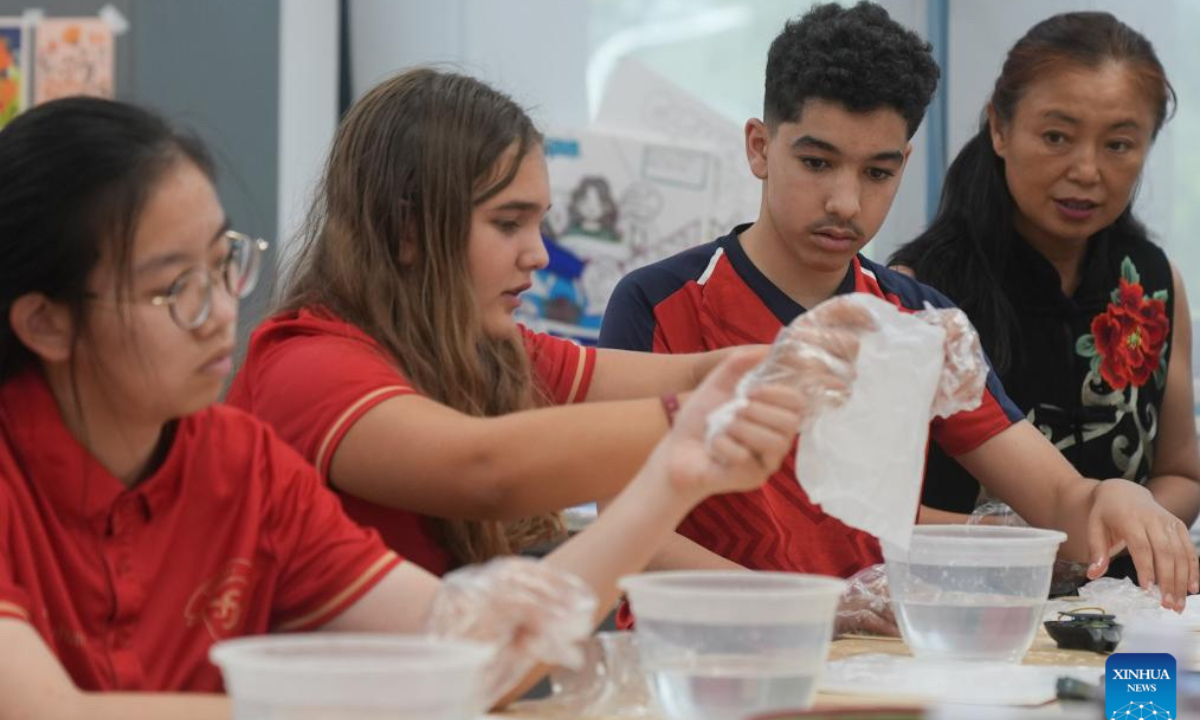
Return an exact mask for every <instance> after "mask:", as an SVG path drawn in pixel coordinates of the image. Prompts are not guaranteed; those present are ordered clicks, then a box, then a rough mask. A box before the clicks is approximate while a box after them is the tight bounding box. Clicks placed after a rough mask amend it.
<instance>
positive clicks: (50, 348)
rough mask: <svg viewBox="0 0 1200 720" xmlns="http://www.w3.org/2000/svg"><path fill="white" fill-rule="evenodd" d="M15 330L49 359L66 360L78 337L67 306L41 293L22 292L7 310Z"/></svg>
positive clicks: (31, 348) (35, 352)
mask: <svg viewBox="0 0 1200 720" xmlns="http://www.w3.org/2000/svg"><path fill="white" fill-rule="evenodd" d="M8 322H9V324H10V325H11V326H12V329H13V333H14V334H15V335H16V336H17V339H19V340H20V341H21V343H22V344H23V345H25V347H27V348H29V349H30V350H31V351H32V352H33V353H34V354H35V355H37V356H38V357H40V358H41V359H42V360H44V361H46V362H66V361H67V360H68V359H70V357H71V345H72V340H73V339H74V337H75V329H74V325H75V324H74V322H73V321H72V320H71V313H70V311H69V310H68V309H67V307H66V306H65V305H63V304H62V303H57V302H54V301H53V300H51V299H50V298H48V297H46V296H45V295H43V294H42V293H39V292H31V293H26V294H24V295H22V296H21V297H19V298H17V299H16V300H14V301H13V304H12V307H10V308H9V310H8Z"/></svg>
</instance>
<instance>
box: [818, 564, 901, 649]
mask: <svg viewBox="0 0 1200 720" xmlns="http://www.w3.org/2000/svg"><path fill="white" fill-rule="evenodd" d="M848 582H849V586H848V587H847V588H846V592H844V593H842V599H841V602H840V603H838V609H837V618H836V620H835V622H834V628H835V632H836V634H838V635H884V636H887V637H898V636H899V635H900V628H899V627H897V626H896V616H895V615H894V614H893V613H892V594H891V592H890V591H889V590H888V579H887V573H886V572H885V570H884V565H883V564H882V563H881V564H879V565H872V566H870V567H867V568H863V569H862V570H859V571H858V572H856V573H854V574H853V575H851V576H850V578H849V580H848Z"/></svg>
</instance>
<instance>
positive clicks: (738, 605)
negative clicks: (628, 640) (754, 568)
mask: <svg viewBox="0 0 1200 720" xmlns="http://www.w3.org/2000/svg"><path fill="white" fill-rule="evenodd" d="M621 587H622V589H624V590H625V592H626V593H627V595H628V596H629V601H630V605H631V606H632V610H633V613H634V615H635V616H636V618H637V634H638V647H639V652H640V655H641V660H642V668H643V670H644V672H645V673H646V676H647V680H648V682H649V683H650V685H651V687H652V688H653V689H654V695H655V699H656V701H657V703H658V706H659V709H660V710H661V712H662V714H663V716H664V717H665V718H668V719H669V720H685V719H686V720H733V719H734V718H738V719H739V720H740V719H741V718H745V717H747V716H750V715H754V714H758V713H766V712H771V711H774V710H784V709H796V708H807V707H809V706H811V705H812V702H813V696H814V694H815V692H816V687H817V683H818V682H819V681H820V676H821V670H822V668H823V667H824V664H825V659H826V655H827V654H828V651H829V642H830V639H831V638H832V637H833V621H834V616H835V615H836V613H837V605H838V598H839V597H840V596H841V594H842V592H843V591H844V590H845V587H846V583H845V582H844V581H842V580H838V579H836V578H827V577H818V576H812V575H797V574H792V573H768V572H754V573H752V572H745V571H695V572H660V573H646V574H643V575H636V576H632V577H627V578H624V579H623V580H622V581H621Z"/></svg>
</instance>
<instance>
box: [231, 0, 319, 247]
mask: <svg viewBox="0 0 1200 720" xmlns="http://www.w3.org/2000/svg"><path fill="white" fill-rule="evenodd" d="M337 58H338V0H283V2H281V3H280V8H279V188H278V196H277V212H278V216H279V221H278V223H277V225H276V227H277V228H278V233H279V237H278V238H277V240H276V242H277V243H278V247H279V249H280V253H279V258H280V267H284V264H285V263H286V262H287V260H288V259H289V258H290V256H291V255H290V252H291V250H293V249H294V244H293V242H292V241H293V238H294V234H295V232H296V231H297V230H298V229H299V227H300V225H301V223H302V222H303V219H304V213H305V211H306V210H307V207H308V203H309V200H310V196H311V193H312V190H313V188H314V187H315V184H316V182H317V181H318V179H319V177H320V172H321V165H322V163H323V162H324V159H325V155H326V153H327V151H328V148H329V143H330V141H331V140H332V139H333V133H334V130H335V129H336V127H337V120H338V63H337ZM230 81H231V82H237V79H236V78H232V79H231V80H230Z"/></svg>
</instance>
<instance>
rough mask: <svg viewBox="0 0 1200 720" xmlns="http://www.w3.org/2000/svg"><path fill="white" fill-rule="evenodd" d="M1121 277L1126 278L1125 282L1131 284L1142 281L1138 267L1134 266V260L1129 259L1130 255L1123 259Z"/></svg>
mask: <svg viewBox="0 0 1200 720" xmlns="http://www.w3.org/2000/svg"><path fill="white" fill-rule="evenodd" d="M1121 277H1123V278H1125V282H1128V283H1131V284H1132V283H1138V282H1141V278H1140V277H1139V276H1138V271H1137V268H1136V267H1134V266H1133V261H1132V260H1130V259H1129V256H1126V257H1125V259H1124V260H1122V261H1121Z"/></svg>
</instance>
